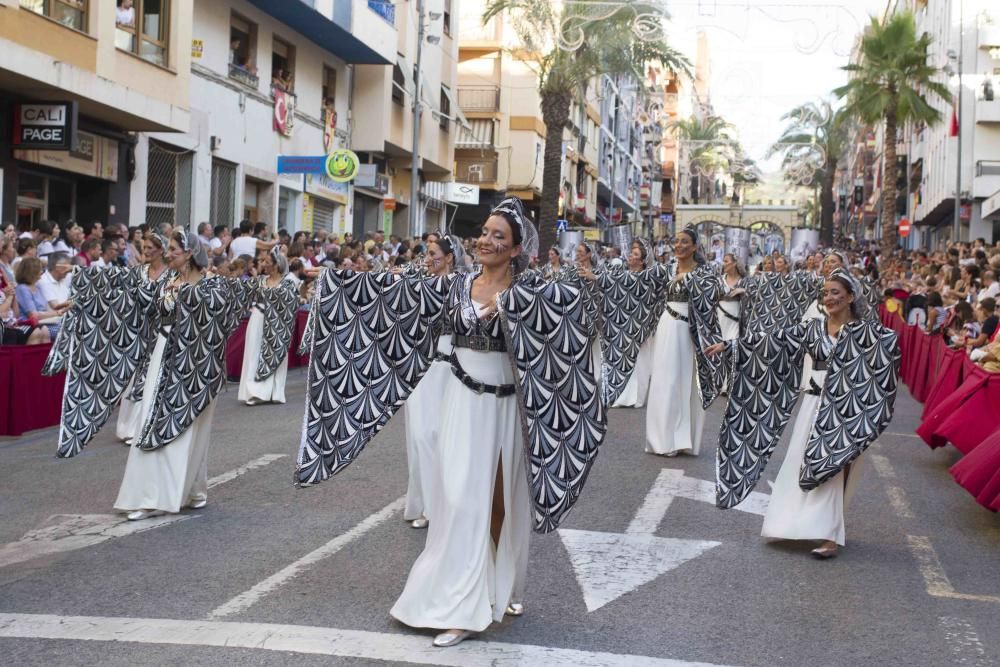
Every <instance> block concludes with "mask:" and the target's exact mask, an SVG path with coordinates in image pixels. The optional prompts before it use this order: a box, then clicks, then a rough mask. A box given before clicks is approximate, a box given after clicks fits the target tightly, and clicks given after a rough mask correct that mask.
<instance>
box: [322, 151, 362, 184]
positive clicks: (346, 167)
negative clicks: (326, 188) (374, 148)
mask: <svg viewBox="0 0 1000 667" xmlns="http://www.w3.org/2000/svg"><path fill="white" fill-rule="evenodd" d="M360 167H361V160H359V159H358V156H357V154H356V153H355V152H354V151H349V150H347V149H346V148H344V149H341V150H336V151H333V152H332V153H330V154H329V155H327V156H326V175H327V176H329V177H330V178H331V179H332V180H334V181H336V182H337V183H346V182H347V181H353V180H354V178H355V177H356V176H357V175H358V169H359V168H360Z"/></svg>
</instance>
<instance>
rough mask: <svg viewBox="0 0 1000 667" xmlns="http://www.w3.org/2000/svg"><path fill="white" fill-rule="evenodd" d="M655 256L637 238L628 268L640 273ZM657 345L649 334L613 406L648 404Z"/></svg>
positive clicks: (628, 406) (654, 337) (633, 406)
mask: <svg viewBox="0 0 1000 667" xmlns="http://www.w3.org/2000/svg"><path fill="white" fill-rule="evenodd" d="M652 260H653V257H652V254H651V252H650V249H649V248H648V247H646V245H645V244H644V243H642V242H641V241H639V240H638V239H636V240H635V241H633V242H632V248H631V249H630V250H629V254H628V270H629V271H632V272H633V273H638V272H639V271H643V270H645V269H646V268H648V267H649V265H650V263H651V262H652ZM655 346H656V335H655V334H654V335H652V336H649V337H648V338H646V340H645V341H643V343H642V345H641V346H640V347H639V354H638V356H637V357H636V359H635V368H634V369H633V370H632V375H631V377H629V379H628V382H627V383H626V384H625V388H624V389H623V390H622V393H621V395H620V396H618V400H616V401H615V403H614V405H612V406H611V407H613V408H641V407H643V406H644V405H646V397H647V395H648V394H649V381H650V375H651V371H652V366H653V349H654V348H655Z"/></svg>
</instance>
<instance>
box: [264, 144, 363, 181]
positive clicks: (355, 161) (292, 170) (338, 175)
mask: <svg viewBox="0 0 1000 667" xmlns="http://www.w3.org/2000/svg"><path fill="white" fill-rule="evenodd" d="M360 169H361V160H360V159H359V158H358V156H357V154H356V153H355V152H354V151H349V150H347V149H346V148H342V149H340V150H336V151H333V152H332V153H330V154H329V155H279V156H278V173H279V174H314V175H315V174H321V175H326V176H327V177H328V178H329V179H331V180H333V181H336V182H338V183H347V182H348V181H352V180H354V178H355V177H357V175H358V172H359V171H360Z"/></svg>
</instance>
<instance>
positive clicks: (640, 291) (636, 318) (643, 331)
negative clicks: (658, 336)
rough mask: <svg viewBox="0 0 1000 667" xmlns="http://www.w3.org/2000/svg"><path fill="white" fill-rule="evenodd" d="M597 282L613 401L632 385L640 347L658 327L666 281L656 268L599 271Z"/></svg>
mask: <svg viewBox="0 0 1000 667" xmlns="http://www.w3.org/2000/svg"><path fill="white" fill-rule="evenodd" d="M594 284H595V286H596V287H597V291H598V293H599V294H600V301H599V304H600V310H599V311H598V312H600V319H599V326H600V333H601V353H602V360H603V369H602V376H603V377H602V380H603V387H604V400H605V403H606V404H607V405H613V404H614V402H615V401H616V400H618V397H619V396H620V395H621V393H622V392H623V391H624V390H625V387H626V385H628V381H629V378H630V377H631V376H632V371H633V370H634V369H635V362H636V359H638V357H639V348H640V347H642V344H643V343H644V342H646V340H647V339H648V338H649V337H650V335H652V333H653V331H654V330H655V324H656V317H657V313H656V311H657V304H658V303H659V302H660V301H661V300H662V296H663V288H664V285H665V282H664V280H663V277H662V275H660V274H659V273H657V272H656V271H655V269H644V270H643V271H637V272H631V271H625V270H621V269H618V270H611V271H604V272H602V273H600V274H598V276H597V280H596V281H595V283H594ZM650 323H652V324H653V326H650Z"/></svg>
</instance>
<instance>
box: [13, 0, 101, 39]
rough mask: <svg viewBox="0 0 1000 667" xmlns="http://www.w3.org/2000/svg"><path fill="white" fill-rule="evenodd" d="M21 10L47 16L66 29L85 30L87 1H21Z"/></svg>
mask: <svg viewBox="0 0 1000 667" xmlns="http://www.w3.org/2000/svg"><path fill="white" fill-rule="evenodd" d="M21 8H22V9H27V10H28V11H29V12H34V13H36V14H41V15H42V16H47V17H49V18H50V19H52V20H53V21H56V22H57V23H61V24H63V25H64V26H66V27H67V28H72V29H73V30H79V31H81V32H86V30H87V0H21Z"/></svg>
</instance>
